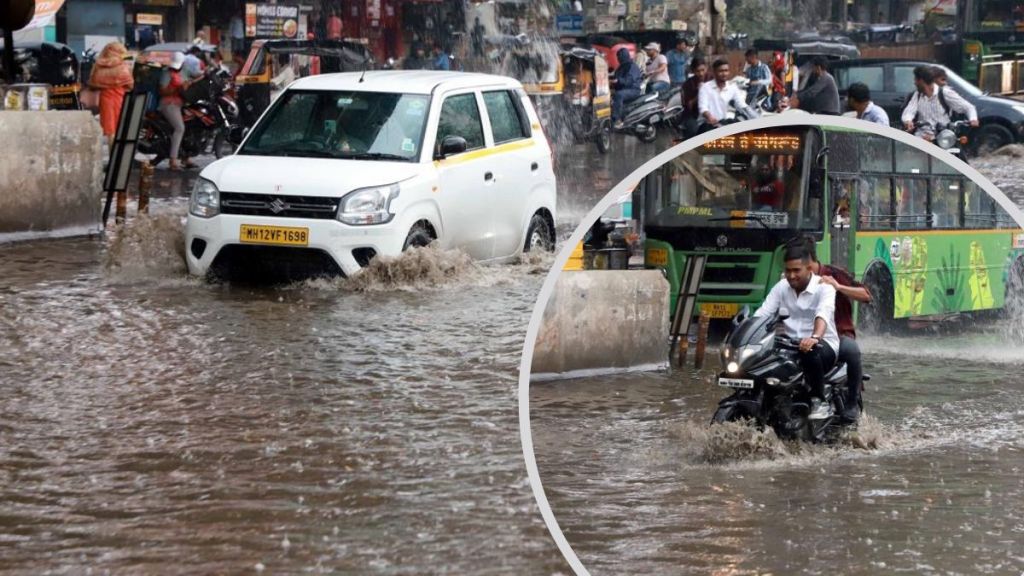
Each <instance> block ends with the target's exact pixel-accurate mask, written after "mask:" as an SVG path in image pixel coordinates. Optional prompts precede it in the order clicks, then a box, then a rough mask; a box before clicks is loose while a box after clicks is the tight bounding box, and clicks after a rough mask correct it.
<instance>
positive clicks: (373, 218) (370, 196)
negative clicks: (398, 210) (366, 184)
mask: <svg viewBox="0 0 1024 576" xmlns="http://www.w3.org/2000/svg"><path fill="white" fill-rule="evenodd" d="M398 193H399V187H398V184H390V185H388V186H377V187H374V188H361V189H359V190H354V191H352V192H349V193H348V194H346V195H345V197H344V198H342V199H341V206H339V207H338V220H340V221H342V222H344V223H345V224H351V225H353V226H363V225H367V224H385V223H387V222H390V221H391V219H392V218H394V217H395V215H394V214H392V213H391V201H392V200H394V199H395V198H397V197H398Z"/></svg>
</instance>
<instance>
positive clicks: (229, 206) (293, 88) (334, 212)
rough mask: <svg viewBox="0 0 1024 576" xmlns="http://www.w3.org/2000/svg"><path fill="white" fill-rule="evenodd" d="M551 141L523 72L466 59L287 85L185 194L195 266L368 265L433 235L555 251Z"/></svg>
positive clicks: (325, 270) (486, 251)
mask: <svg viewBox="0 0 1024 576" xmlns="http://www.w3.org/2000/svg"><path fill="white" fill-rule="evenodd" d="M555 202H556V180H555V174H554V170H553V167H552V155H551V149H550V147H549V145H548V143H547V139H546V138H545V136H544V133H543V131H542V129H541V126H540V122H539V120H538V119H537V115H536V112H535V111H534V109H533V107H532V106H531V104H530V101H529V99H528V97H527V96H526V94H525V92H523V90H522V87H521V85H520V84H519V83H518V82H517V81H515V80H512V79H510V78H504V77H500V76H488V75H482V74H462V73H456V72H432V71H431V72H420V71H379V72H367V73H365V74H360V73H345V74H325V75H320V76H313V77H309V78H303V79H301V80H298V81H296V82H294V83H293V84H291V85H290V86H289V87H288V89H287V90H286V91H285V92H284V93H283V94H282V95H281V96H280V97H279V98H278V99H277V101H275V102H274V104H273V105H272V106H271V108H270V109H269V110H268V111H267V113H266V114H265V115H264V116H263V118H261V120H260V121H259V122H258V123H257V124H256V125H255V126H254V127H253V129H252V130H251V131H250V132H249V133H248V135H247V136H246V138H245V140H244V141H243V142H242V143H241V145H240V147H239V150H238V153H237V154H235V155H233V156H230V157H227V158H223V159H221V160H218V161H216V162H214V163H213V164H211V165H210V166H208V167H207V168H206V169H204V170H203V171H202V173H201V174H200V176H199V178H198V179H197V181H196V184H195V187H194V189H193V191H192V196H191V200H190V203H189V214H188V220H187V223H186V227H185V237H186V238H185V245H186V258H187V261H188V268H189V272H190V273H192V274H195V275H206V274H208V273H211V272H214V273H218V274H219V273H220V271H222V270H226V269H229V268H231V267H233V266H236V265H237V267H240V268H243V269H248V270H252V269H253V267H254V266H257V267H259V268H264V267H269V268H281V269H284V270H285V271H286V272H287V275H288V276H295V275H298V276H303V275H306V273H307V272H309V274H310V275H323V274H332V275H344V276H351V275H353V274H356V273H358V272H359V271H360V270H361V269H363V268H364V267H365V266H367V265H368V264H369V262H370V261H371V260H372V259H373V258H375V257H376V256H397V255H399V254H400V253H401V252H402V251H404V250H406V249H408V248H410V247H418V246H425V245H427V244H431V243H437V245H438V246H439V247H440V248H441V249H460V250H463V251H465V252H466V253H467V254H469V256H470V257H472V258H473V259H475V260H480V261H492V260H496V261H502V260H507V259H511V258H514V257H515V256H517V255H519V254H520V253H522V252H523V251H529V250H537V249H543V250H549V251H550V250H553V249H554V238H555V228H554V222H555Z"/></svg>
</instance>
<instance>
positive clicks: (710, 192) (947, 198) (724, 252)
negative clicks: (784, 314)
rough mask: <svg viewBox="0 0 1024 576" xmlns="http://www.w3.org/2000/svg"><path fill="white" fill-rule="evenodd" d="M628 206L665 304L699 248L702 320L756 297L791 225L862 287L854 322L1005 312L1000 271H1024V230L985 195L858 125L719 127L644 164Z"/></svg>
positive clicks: (726, 314)
mask: <svg viewBox="0 0 1024 576" xmlns="http://www.w3.org/2000/svg"><path fill="white" fill-rule="evenodd" d="M633 203H634V212H636V213H637V214H638V215H639V217H638V219H639V220H640V227H641V229H642V230H643V232H644V237H645V238H644V263H645V267H647V268H662V269H664V270H665V272H666V276H667V277H668V279H669V281H670V283H671V289H672V310H673V311H674V310H675V306H676V298H677V296H678V294H679V284H680V280H681V278H680V276H681V274H682V271H683V269H684V265H685V262H686V259H687V258H688V257H690V256H692V255H694V254H704V255H706V257H707V258H706V264H705V269H704V275H703V277H702V282H701V285H700V290H699V293H698V297H697V302H698V304H699V310H700V311H703V312H705V313H706V314H707V315H708V316H709V317H711V318H731V317H732V316H733V315H734V314H735V313H736V312H737V311H738V310H739V309H740V307H741V306H743V305H744V304H749V305H751V306H753V307H756V306H757V305H759V304H760V303H761V302H762V301H763V300H764V297H765V295H766V294H767V293H768V291H769V290H770V289H771V287H772V285H774V284H775V283H776V282H777V281H778V280H779V278H780V277H781V276H780V275H781V273H782V245H783V244H784V243H785V242H787V241H788V240H790V239H792V238H793V237H795V236H797V235H806V236H811V237H813V238H814V239H815V240H816V241H817V249H818V255H819V259H820V260H821V261H822V262H825V263H831V264H834V265H838V266H841V267H843V268H845V269H847V270H849V271H850V272H851V273H853V275H854V276H855V277H856V278H857V279H858V280H860V281H862V282H864V283H865V284H866V285H868V287H869V289H870V290H871V292H872V294H873V295H874V299H873V302H872V303H871V304H870V305H866V306H864V307H863V308H862V309H861V310H860V311H859V316H860V320H861V321H862V322H873V323H877V324H882V325H884V324H892V323H897V322H899V321H900V320H901V319H907V318H924V317H930V318H932V319H934V318H936V317H945V316H950V315H955V314H959V313H962V312H971V311H980V310H996V309H1000V308H1003V307H1004V305H1005V304H1006V301H1007V295H1008V294H1018V293H1019V290H1007V286H1008V285H1012V286H1019V284H1017V283H1015V282H1008V279H1009V278H1020V277H1021V276H1022V275H1024V231H1022V230H1021V229H1019V227H1018V226H1017V225H1016V224H1015V223H1014V221H1013V219H1012V218H1011V217H1010V216H1009V215H1008V214H1007V213H1006V212H1005V211H1004V210H1003V209H1002V208H1001V207H1000V206H999V205H998V204H997V203H996V202H995V201H994V200H993V199H992V198H991V197H990V196H989V195H988V193H987V192H985V191H984V190H983V189H981V188H980V187H978V186H976V185H975V184H974V183H973V182H972V181H971V180H970V179H969V178H967V177H965V176H963V175H962V174H960V173H959V172H958V171H957V170H955V169H953V168H952V167H950V166H949V165H948V164H946V163H945V162H942V161H941V160H937V159H935V158H933V157H931V156H930V155H929V154H926V153H924V152H922V151H920V150H918V149H916V148H914V147H912V146H908V145H906V144H902V143H900V142H897V141H895V140H892V139H890V138H887V137H884V136H877V135H874V134H871V133H867V132H858V131H852V130H844V129H839V128H825V127H818V126H789V127H785V128H770V129H763V130H754V131H748V132H742V133H739V134H736V135H733V136H727V137H723V138H719V139H717V140H713V141H711V142H708V143H707V144H705V145H703V146H700V147H698V148H696V149H693V150H690V151H688V152H686V153H684V154H682V155H680V156H678V157H676V158H674V159H673V160H671V161H669V162H667V163H666V164H664V165H663V166H661V167H660V168H658V169H657V170H655V171H654V172H652V173H650V174H649V175H647V176H646V177H645V178H644V179H643V180H642V181H641V182H640V184H639V185H638V186H637V188H636V189H635V191H634V198H633ZM851 215H856V217H851ZM1011 275H1012V276H1011Z"/></svg>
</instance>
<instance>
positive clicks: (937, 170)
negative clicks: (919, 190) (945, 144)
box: [931, 156, 960, 174]
mask: <svg viewBox="0 0 1024 576" xmlns="http://www.w3.org/2000/svg"><path fill="white" fill-rule="evenodd" d="M931 160H932V174H959V173H960V171H959V170H957V169H956V168H953V167H952V166H950V165H949V164H947V163H946V162H945V161H944V160H940V159H938V158H936V157H934V156H932V159H931Z"/></svg>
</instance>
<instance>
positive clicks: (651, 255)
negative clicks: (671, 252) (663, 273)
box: [646, 248, 668, 266]
mask: <svg viewBox="0 0 1024 576" xmlns="http://www.w3.org/2000/svg"><path fill="white" fill-rule="evenodd" d="M646 260H647V262H646V264H647V265H648V266H668V250H665V249H664V248H650V249H648V250H647V258H646Z"/></svg>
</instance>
